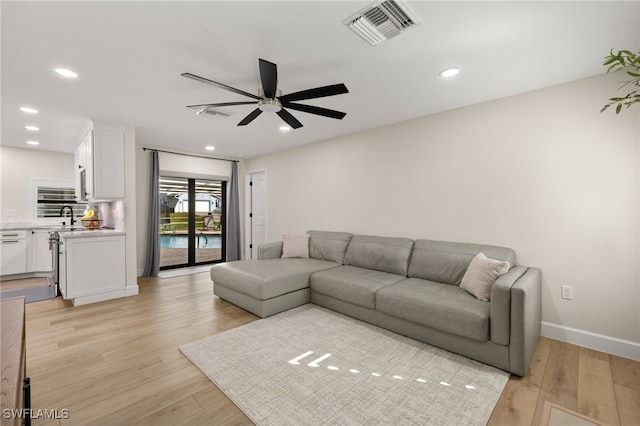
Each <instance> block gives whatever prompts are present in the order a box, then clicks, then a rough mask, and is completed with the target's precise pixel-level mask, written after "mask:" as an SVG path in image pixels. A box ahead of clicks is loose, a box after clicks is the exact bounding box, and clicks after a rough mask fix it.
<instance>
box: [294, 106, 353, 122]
mask: <svg viewBox="0 0 640 426" xmlns="http://www.w3.org/2000/svg"><path fill="white" fill-rule="evenodd" d="M282 105H283V106H285V107H287V108H290V109H295V110H298V111H302V112H308V113H309V114H315V115H321V116H323V117H329V118H336V119H338V120H342V119H343V118H344V116H345V115H347V113H346V112H342V111H336V110H334V109H327V108H321V107H317V106H313V105H302V104H294V103H293V102H282Z"/></svg>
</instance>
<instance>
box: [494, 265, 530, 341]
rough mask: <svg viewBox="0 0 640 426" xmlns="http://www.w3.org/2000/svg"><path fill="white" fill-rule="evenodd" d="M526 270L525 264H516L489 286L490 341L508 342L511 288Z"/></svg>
mask: <svg viewBox="0 0 640 426" xmlns="http://www.w3.org/2000/svg"><path fill="white" fill-rule="evenodd" d="M526 272H527V267H526V266H521V265H516V266H514V267H513V268H511V269H509V271H508V272H507V273H506V274H504V275H502V276H501V277H500V278H498V279H497V280H496V282H495V283H494V284H493V287H492V288H491V306H490V313H489V316H490V318H491V321H490V324H489V326H490V328H491V329H490V332H489V335H490V336H491V341H492V342H494V343H497V344H499V345H508V344H509V333H510V332H511V288H512V287H513V285H514V284H515V283H516V281H518V280H519V279H520V277H522V276H523V275H524V274H525V273H526Z"/></svg>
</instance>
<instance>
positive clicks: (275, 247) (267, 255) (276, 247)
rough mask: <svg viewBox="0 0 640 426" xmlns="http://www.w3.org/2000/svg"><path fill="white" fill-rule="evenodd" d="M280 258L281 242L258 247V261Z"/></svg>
mask: <svg viewBox="0 0 640 426" xmlns="http://www.w3.org/2000/svg"><path fill="white" fill-rule="evenodd" d="M280 257H282V241H276V242H274V243H267V244H261V245H260V246H258V259H260V260H263V259H278V258H280Z"/></svg>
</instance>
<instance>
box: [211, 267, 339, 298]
mask: <svg viewBox="0 0 640 426" xmlns="http://www.w3.org/2000/svg"><path fill="white" fill-rule="evenodd" d="M337 266H339V264H337V263H335V262H327V261H324V260H317V259H297V258H280V259H265V260H239V261H237V262H227V263H220V264H218V265H215V266H213V267H212V268H211V280H213V285H214V286H215V285H216V284H221V285H224V286H226V287H229V288H231V289H233V290H235V291H238V292H240V293H243V294H246V295H248V296H251V297H253V298H255V299H258V300H267V299H271V298H273V297H277V296H281V295H283V294H286V293H290V292H292V291H296V290H300V289H303V288H307V287H309V276H310V275H311V274H312V273H314V272H316V271H322V270H324V269H329V268H335V267H337Z"/></svg>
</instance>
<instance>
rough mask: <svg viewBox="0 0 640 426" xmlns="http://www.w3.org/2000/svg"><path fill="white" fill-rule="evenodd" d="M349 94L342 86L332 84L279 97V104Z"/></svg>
mask: <svg viewBox="0 0 640 426" xmlns="http://www.w3.org/2000/svg"><path fill="white" fill-rule="evenodd" d="M343 93H349V89H347V86H345V85H344V84H342V83H340V84H332V85H330V86H322V87H316V88H315V89H307V90H301V91H300V92H294V93H289V94H288V95H284V96H280V97H279V98H278V99H280V101H281V102H291V101H302V100H305V99H315V98H323V97H325V96H334V95H341V94H343Z"/></svg>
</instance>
